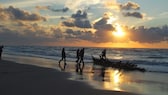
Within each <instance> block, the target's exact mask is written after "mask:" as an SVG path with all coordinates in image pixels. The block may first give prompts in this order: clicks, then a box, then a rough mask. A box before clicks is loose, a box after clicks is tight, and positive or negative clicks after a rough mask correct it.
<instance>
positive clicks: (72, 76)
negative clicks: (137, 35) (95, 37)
mask: <svg viewBox="0 0 168 95" xmlns="http://www.w3.org/2000/svg"><path fill="white" fill-rule="evenodd" d="M61 49H62V48H61V47H42V46H38V47H37V46H36V47H27V46H24V47H19V46H15V47H12V46H9V47H6V48H4V52H3V56H2V59H3V61H1V63H4V62H5V64H6V65H4V64H3V65H2V64H1V65H2V66H0V68H3V69H0V70H1V73H0V74H1V80H3V81H1V82H2V83H1V84H3V85H1V84H0V86H1V88H2V89H1V90H2V92H3V93H4V91H5V90H4V89H6V90H8V87H9V88H10V90H11V91H13V89H17V90H16V91H18V92H19V89H21V91H22V90H23V89H24V90H23V91H25V90H26V91H29V90H35V89H36V90H40V89H43V90H40V91H45V90H44V89H47V90H46V93H47V92H52V93H54V92H53V91H52V89H54V91H57V90H58V91H57V92H59V91H60V92H59V93H61V91H63V93H65V92H66V91H69V90H70V91H72V92H75V91H78V89H79V91H80V93H79V94H78V95H81V92H83V91H84V92H83V93H85V92H87V94H86V93H85V94H84V95H99V94H95V93H100V95H103V93H106V95H108V94H107V93H115V94H112V95H122V93H123V95H126V94H125V93H127V94H130V95H132V94H134V95H135V94H138V95H167V93H168V82H167V80H168V77H167V75H168V65H167V63H168V62H167V60H166V58H167V57H168V56H167V53H166V52H167V50H165V49H107V51H108V52H107V57H108V59H110V60H113V61H116V62H117V61H120V60H121V61H122V62H126V61H130V62H132V63H133V64H137V65H138V66H139V67H143V68H145V69H146V72H139V71H123V70H119V69H114V68H111V67H109V68H102V67H101V66H94V68H93V62H92V59H91V58H92V57H91V56H92V55H93V56H96V55H99V53H100V52H101V50H102V48H86V49H85V57H84V62H85V67H84V69H83V72H82V73H80V72H76V66H75V65H76V62H75V61H76V55H75V54H76V50H77V48H74V47H66V48H65V49H66V54H67V60H66V63H67V65H66V68H65V70H62V68H60V66H59V65H58V63H59V60H60V59H61V53H60V52H61ZM48 50H49V51H48ZM156 51H157V52H156ZM151 52H153V53H151ZM5 60H7V62H6V61H5ZM13 62H14V63H15V64H13ZM16 63H17V64H16ZM8 64H13V65H8ZM4 66H6V67H4ZM18 66H19V67H18ZM26 66H28V67H26ZM31 66H32V67H33V68H36V69H29V67H31ZM25 67H26V68H25ZM61 67H63V61H62V62H61ZM15 75H16V76H17V77H16V76H15ZM62 76H63V77H62ZM57 80H58V81H57ZM63 80H64V81H63ZM4 81H5V82H4ZM20 81H21V82H20ZM29 82H30V83H29ZM57 84H58V85H57ZM68 84H69V85H68ZM70 84H71V85H70ZM72 84H73V85H72ZM11 85H12V86H11ZM34 85H35V86H34ZM75 85H76V86H75ZM15 86H16V87H15ZM38 86H40V87H38ZM4 87H6V88H4ZM11 87H13V88H11ZM17 87H19V89H18V88H17ZM25 87H29V88H25ZM66 87H67V88H66ZM76 87H77V88H76ZM38 88H39V89H38ZM65 88H66V89H65ZM27 89H29V90H27ZM63 89H65V90H63ZM83 89H84V90H83ZM85 89H86V90H87V91H86V90H85ZM14 91H15V90H14ZM88 91H90V92H93V93H94V92H95V93H94V94H90V92H88ZM0 92H1V91H0ZM31 92H35V91H31ZM8 93H10V91H9V92H8ZM38 93H39V92H38ZM69 93H70V92H69ZM75 93H78V92H75ZM75 93H74V94H73V95H76V94H75ZM65 94H66V93H65ZM65 94H61V95H65ZM2 95H5V94H2ZM7 95H8V94H7ZM110 95H111V94H110Z"/></svg>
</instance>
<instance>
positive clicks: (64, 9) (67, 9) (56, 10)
mask: <svg viewBox="0 0 168 95" xmlns="http://www.w3.org/2000/svg"><path fill="white" fill-rule="evenodd" d="M48 9H49V10H51V11H53V12H67V11H69V8H68V7H65V8H63V9H53V8H52V7H50V6H49V7H48Z"/></svg>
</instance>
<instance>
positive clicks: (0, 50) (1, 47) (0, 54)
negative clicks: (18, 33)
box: [0, 45, 4, 60]
mask: <svg viewBox="0 0 168 95" xmlns="http://www.w3.org/2000/svg"><path fill="white" fill-rule="evenodd" d="M3 47H4V46H3V45H2V46H0V60H1V59H2V51H3Z"/></svg>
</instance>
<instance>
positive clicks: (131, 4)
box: [119, 1, 140, 10]
mask: <svg viewBox="0 0 168 95" xmlns="http://www.w3.org/2000/svg"><path fill="white" fill-rule="evenodd" d="M119 6H120V9H121V10H139V9H140V6H139V5H138V4H137V3H134V2H130V1H129V2H127V3H125V4H120V5H119Z"/></svg>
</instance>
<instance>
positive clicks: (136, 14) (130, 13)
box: [123, 12, 144, 19]
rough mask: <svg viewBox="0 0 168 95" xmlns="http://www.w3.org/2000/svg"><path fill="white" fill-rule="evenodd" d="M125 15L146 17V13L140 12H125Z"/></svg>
mask: <svg viewBox="0 0 168 95" xmlns="http://www.w3.org/2000/svg"><path fill="white" fill-rule="evenodd" d="M123 15H124V16H125V17H135V18H141V19H143V18H144V15H143V14H141V13H139V12H125V13H123Z"/></svg>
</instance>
